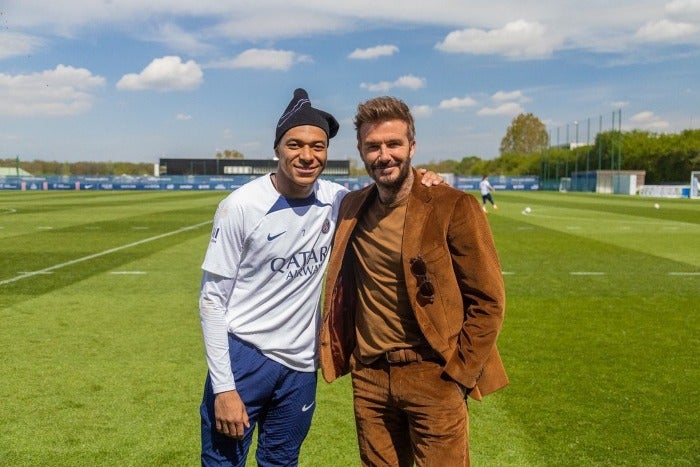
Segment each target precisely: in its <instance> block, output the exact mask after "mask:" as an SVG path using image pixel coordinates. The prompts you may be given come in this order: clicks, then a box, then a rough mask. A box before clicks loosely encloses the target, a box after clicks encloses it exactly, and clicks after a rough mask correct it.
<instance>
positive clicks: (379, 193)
mask: <svg viewBox="0 0 700 467" xmlns="http://www.w3.org/2000/svg"><path fill="white" fill-rule="evenodd" d="M355 128H356V130H357V139H358V145H357V147H358V150H359V152H360V156H361V157H362V160H363V162H364V164H365V167H366V169H367V172H368V173H369V174H370V176H371V177H372V178H373V179H374V181H375V184H373V185H371V186H369V187H366V188H364V189H362V190H359V191H355V192H351V193H349V194H348V195H347V196H346V197H345V199H344V201H343V203H342V205H341V209H340V213H339V216H338V224H337V229H336V234H335V240H334V244H333V248H332V251H331V257H330V261H329V265H328V272H327V279H326V281H327V282H326V289H325V297H324V306H323V313H324V315H323V324H322V328H321V336H320V354H321V369H322V371H323V376H324V378H325V380H326V381H328V382H331V381H333V380H335V379H336V378H338V377H340V376H342V375H344V374H347V373H348V372H350V373H351V374H352V385H353V400H354V410H355V420H356V425H357V436H358V443H359V448H360V457H361V460H362V464H363V465H366V466H379V465H399V466H410V465H413V464H414V462H415V463H416V464H417V465H419V466H424V465H436V466H444V465H449V466H457V465H469V441H468V436H469V435H468V433H469V417H468V412H467V406H466V403H465V399H466V396H467V395H469V396H471V397H472V398H474V399H477V400H480V399H481V397H482V396H483V395H485V394H488V393H491V392H493V391H496V390H497V389H500V388H502V387H504V386H505V385H507V384H508V378H507V376H506V373H505V370H504V368H503V364H502V363H501V358H500V356H499V353H498V350H497V348H496V340H497V337H498V334H499V331H500V329H501V324H502V322H503V316H504V311H505V291H504V285H503V278H502V274H501V268H500V264H499V261H498V256H497V254H496V249H495V246H494V242H493V237H492V235H491V230H490V228H489V225H488V222H487V221H486V217H485V215H484V213H483V211H482V209H481V206H480V205H479V202H478V201H477V200H476V199H475V198H474V197H473V196H471V195H469V194H466V193H464V192H461V191H459V190H456V189H454V188H451V187H449V186H445V185H441V186H437V187H432V188H427V187H425V186H422V185H421V184H420V181H419V180H418V178H417V174H416V172H415V171H413V170H412V169H411V160H412V158H413V155H414V152H415V148H416V142H415V138H414V135H415V127H414V123H413V117H412V116H411V113H410V111H409V109H408V107H407V106H406V104H405V103H404V102H402V101H400V100H398V99H395V98H391V97H379V98H376V99H371V100H369V101H367V102H365V103H363V104H360V106H359V107H358V111H357V115H356V116H355Z"/></svg>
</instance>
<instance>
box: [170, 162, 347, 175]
mask: <svg viewBox="0 0 700 467" xmlns="http://www.w3.org/2000/svg"><path fill="white" fill-rule="evenodd" d="M157 169H158V171H157V175H159V176H183V175H184V176H193V175H204V176H226V175H253V176H257V175H264V174H267V173H270V172H274V171H275V170H277V159H187V158H179V159H164V158H161V159H160V160H159V163H158V167H157ZM323 174H324V175H325V176H330V177H347V176H349V175H350V161H349V160H344V161H343V160H340V161H339V160H328V161H327V162H326V168H325V169H324V171H323Z"/></svg>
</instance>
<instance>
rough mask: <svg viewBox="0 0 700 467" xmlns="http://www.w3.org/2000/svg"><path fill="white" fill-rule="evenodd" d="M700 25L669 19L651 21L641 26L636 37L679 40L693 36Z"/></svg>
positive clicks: (651, 40) (654, 40)
mask: <svg viewBox="0 0 700 467" xmlns="http://www.w3.org/2000/svg"><path fill="white" fill-rule="evenodd" d="M698 31H700V27H699V26H697V25H695V24H690V23H681V22H674V21H670V20H667V19H662V20H661V21H651V22H648V23H647V24H645V25H644V26H642V27H641V28H639V30H638V31H637V33H636V34H635V37H636V38H637V39H640V40H642V41H649V42H658V41H678V40H682V39H687V38H691V37H692V36H694V35H695V34H696V33H697V32H698Z"/></svg>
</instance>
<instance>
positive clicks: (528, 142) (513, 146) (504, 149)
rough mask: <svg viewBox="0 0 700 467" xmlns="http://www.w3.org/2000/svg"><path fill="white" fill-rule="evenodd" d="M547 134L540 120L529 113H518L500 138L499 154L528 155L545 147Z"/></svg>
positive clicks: (547, 140)
mask: <svg viewBox="0 0 700 467" xmlns="http://www.w3.org/2000/svg"><path fill="white" fill-rule="evenodd" d="M548 143H549V136H548V135H547V128H546V127H545V126H544V123H542V121H541V120H540V119H539V118H537V117H535V116H534V115H533V114H531V113H527V114H520V115H518V116H517V117H515V118H514V119H513V121H512V122H511V123H510V126H509V127H508V130H506V135H505V136H504V137H503V139H502V140H501V148H500V152H501V155H504V154H522V155H530V154H536V153H539V152H542V151H543V150H544V149H546V148H547V144H548Z"/></svg>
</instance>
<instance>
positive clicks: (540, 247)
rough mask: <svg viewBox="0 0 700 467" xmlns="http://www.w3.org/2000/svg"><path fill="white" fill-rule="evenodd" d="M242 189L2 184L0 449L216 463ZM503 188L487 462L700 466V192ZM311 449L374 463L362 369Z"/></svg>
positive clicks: (318, 428)
mask: <svg viewBox="0 0 700 467" xmlns="http://www.w3.org/2000/svg"><path fill="white" fill-rule="evenodd" d="M225 195H226V193H222V192H187V193H184V192H44V193H37V192H0V239H1V242H0V322H1V323H2V324H1V325H0V357H1V358H0V375H1V376H0V465H6V466H38V465H42V466H48V465H50V466H81V465H84V466H97V465H100V466H116V465H119V466H146V465H153V466H162V465H169V466H194V465H198V464H199V457H198V455H199V414H198V408H199V401H200V397H201V389H202V384H203V380H204V376H205V371H206V367H205V362H204V354H203V349H202V342H201V334H200V328H199V317H198V313H197V295H198V287H199V280H200V269H199V268H200V264H201V261H202V259H203V255H204V252H205V249H206V247H207V242H208V239H209V234H210V228H211V223H210V221H211V218H212V216H213V214H214V210H215V208H216V205H217V203H218V201H219V200H221V199H222V198H223V197H224V196H225ZM494 197H495V199H496V201H497V203H498V206H499V210H498V211H493V210H492V209H490V212H489V214H488V218H489V222H490V224H491V227H492V229H493V232H494V236H495V239H496V245H497V247H498V250H499V254H500V258H501V262H502V266H503V272H504V278H505V282H506V287H507V296H508V303H507V312H506V320H505V325H504V328H503V331H502V334H501V338H500V340H499V348H500V349H501V353H502V355H503V359H504V361H505V364H506V367H507V370H508V372H509V376H510V379H511V384H510V386H509V387H508V388H506V389H504V390H502V391H499V392H498V393H496V394H494V395H492V396H489V397H487V398H486V399H485V400H484V401H483V402H481V403H476V402H470V403H469V409H470V436H471V450H472V460H473V464H474V465H475V466H564V465H566V466H590V465H611V466H618V465H627V466H683V465H688V466H692V465H700V443H699V442H698V440H699V439H700V371H699V368H700V365H699V363H700V362H699V359H698V355H699V354H698V350H699V347H700V346H699V345H698V344H699V340H700V324H699V321H698V312H699V311H700V202H699V201H694V200H686V199H650V198H638V197H627V196H602V195H591V194H571V193H570V194H560V193H547V192H535V193H524V192H497V193H496V194H495V195H494ZM654 203H658V204H659V208H658V209H657V208H655V207H654ZM526 207H530V208H531V210H530V212H529V213H524V209H525V208H526ZM300 464H301V465H302V466H327V465H336V466H346V465H347V466H352V465H359V462H358V455H357V448H356V446H355V430H354V421H353V418H352V407H351V394H350V384H349V380H348V378H347V377H346V378H343V379H341V380H340V381H339V382H337V383H334V384H332V385H327V384H326V383H324V382H320V383H319V393H318V408H317V410H316V414H315V418H314V423H313V426H312V429H311V432H310V434H309V437H308V438H307V441H306V443H305V445H304V447H303V450H302V454H301V460H300ZM251 465H254V461H252V460H251Z"/></svg>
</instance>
